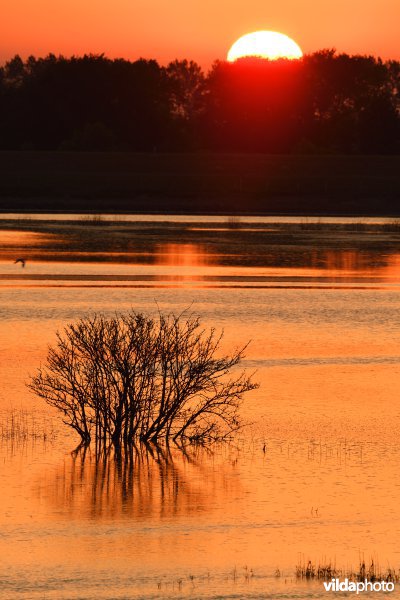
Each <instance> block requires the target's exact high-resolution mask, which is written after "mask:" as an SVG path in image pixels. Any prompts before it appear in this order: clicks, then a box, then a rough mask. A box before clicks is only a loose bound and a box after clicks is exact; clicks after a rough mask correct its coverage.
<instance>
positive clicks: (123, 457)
mask: <svg viewBox="0 0 400 600" xmlns="http://www.w3.org/2000/svg"><path fill="white" fill-rule="evenodd" d="M209 459H210V453H209V452H207V451H206V450H205V449H201V448H190V449H188V450H184V449H178V448H173V449H171V448H168V447H160V446H138V447H135V448H131V449H129V450H123V451H121V454H116V453H115V452H114V451H113V450H111V449H107V450H103V449H102V450H101V451H97V452H96V451H95V449H93V448H87V447H79V448H78V449H77V450H76V451H74V452H73V453H71V455H70V457H68V458H66V460H65V462H64V463H63V464H62V465H60V466H59V468H57V469H56V470H55V471H54V472H53V471H52V472H50V473H49V472H47V473H44V474H43V477H41V478H40V479H39V481H38V483H37V484H36V485H35V486H34V489H35V494H36V496H37V497H38V498H39V499H40V498H42V497H46V499H47V501H48V502H49V503H50V504H51V505H52V506H53V510H54V509H55V510H56V512H58V511H62V512H63V513H65V514H67V515H68V516H69V517H72V518H78V519H82V518H83V519H86V518H89V519H91V520H93V519H95V520H103V519H106V520H107V519H112V520H114V519H124V518H133V519H135V520H136V519H139V520H154V519H155V520H158V519H168V518H172V517H179V516H180V517H182V516H189V515H195V514H198V513H201V512H205V511H207V509H209V505H210V502H211V501H212V502H215V501H218V498H219V500H220V501H221V500H222V498H223V496H222V495H223V493H225V492H229V493H237V492H238V489H239V488H240V484H239V482H238V480H236V479H233V480H232V479H231V478H229V477H227V474H226V473H225V470H226V468H227V467H226V465H224V466H223V467H221V468H220V469H219V470H218V473H217V472H216V471H215V470H214V469H213V468H210V467H209V466H207V463H209Z"/></svg>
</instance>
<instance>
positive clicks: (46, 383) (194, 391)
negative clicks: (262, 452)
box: [29, 312, 257, 447]
mask: <svg viewBox="0 0 400 600" xmlns="http://www.w3.org/2000/svg"><path fill="white" fill-rule="evenodd" d="M57 337H58V341H57V345H56V346H55V347H52V348H50V349H49V353H48V357H47V363H46V365H45V366H44V367H42V368H40V369H39V372H38V374H37V375H36V376H35V377H33V378H32V380H31V383H30V384H29V387H30V388H31V389H32V390H33V391H34V392H35V393H36V394H38V395H39V396H40V397H42V398H44V399H45V400H46V402H47V403H48V404H50V405H51V406H53V407H55V408H57V409H58V410H59V411H61V413H62V415H63V422H64V423H65V424H66V425H68V426H70V427H72V428H73V429H74V430H75V431H76V432H77V433H78V434H79V435H80V437H81V441H82V442H83V443H86V444H87V443H89V442H90V441H91V440H92V439H93V438H94V439H95V441H96V442H97V443H100V444H104V445H106V444H108V443H110V442H111V443H112V444H113V445H114V446H115V447H120V446H122V445H130V444H132V443H134V442H135V441H144V442H157V441H160V440H162V439H163V440H165V441H169V440H174V441H178V440H180V441H190V442H194V441H197V442H210V441H215V440H221V439H223V438H226V437H227V436H229V435H230V434H231V433H232V432H234V431H235V430H237V429H238V428H239V427H240V417H239V407H240V404H241V399H242V396H243V394H244V393H245V392H247V391H249V390H252V389H254V388H256V387H257V384H255V383H252V382H251V379H250V378H249V377H248V376H246V374H245V373H244V372H243V373H241V374H239V375H237V376H236V377H233V378H231V377H230V376H229V372H230V370H231V369H232V368H233V367H235V366H236V365H237V364H238V363H239V362H240V359H241V358H242V356H243V351H244V348H242V349H240V350H235V351H234V352H233V353H232V354H231V355H230V356H220V357H217V356H216V354H217V351H218V348H219V344H220V340H221V336H216V334H215V331H214V330H213V329H211V330H210V331H209V332H206V331H205V330H203V329H201V327H200V322H199V319H198V318H196V317H193V316H188V317H184V316H183V315H181V316H163V315H161V314H160V315H159V317H158V318H157V319H153V318H150V317H147V316H145V315H143V314H138V313H135V312H131V313H129V314H125V315H117V316H115V317H113V318H106V317H104V316H101V315H95V316H94V317H86V318H83V319H81V320H80V321H78V322H77V323H76V324H72V325H68V326H67V327H66V328H65V329H64V332H63V334H57Z"/></svg>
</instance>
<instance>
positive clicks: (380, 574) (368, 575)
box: [276, 558, 400, 582]
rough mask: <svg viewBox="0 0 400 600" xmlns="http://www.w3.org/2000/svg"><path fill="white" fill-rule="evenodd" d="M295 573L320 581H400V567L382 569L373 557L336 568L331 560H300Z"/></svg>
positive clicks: (300, 576)
mask: <svg viewBox="0 0 400 600" xmlns="http://www.w3.org/2000/svg"><path fill="white" fill-rule="evenodd" d="M278 573H279V571H277V573H276V576H277V577H280V573H279V574H278ZM295 575H296V579H307V580H313V579H315V580H321V581H329V580H330V579H332V578H335V577H338V578H347V579H349V580H350V581H365V580H366V581H371V582H374V581H393V582H399V581H400V569H397V570H396V569H394V568H392V567H389V566H388V567H387V568H386V569H384V568H382V567H381V566H380V564H379V562H377V561H375V560H374V559H373V558H370V560H369V561H366V560H365V559H364V558H362V559H360V564H359V567H358V569H353V568H347V569H345V568H338V567H337V566H336V564H335V563H333V562H331V561H322V562H320V563H318V565H316V564H314V563H313V562H312V561H311V560H309V561H308V562H307V563H306V562H305V561H302V562H300V563H299V564H298V565H296V569H295Z"/></svg>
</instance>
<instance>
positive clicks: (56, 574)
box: [0, 221, 400, 600]
mask: <svg viewBox="0 0 400 600" xmlns="http://www.w3.org/2000/svg"><path fill="white" fill-rule="evenodd" d="M206 225H207V221H205V226H206ZM2 233H3V232H1V237H0V240H1V244H2V246H1V253H0V259H1V261H0V287H1V292H0V321H1V344H0V355H1V361H0V407H1V411H0V431H2V432H3V437H7V436H6V435H4V432H6V431H7V427H8V425H9V423H10V418H11V417H12V415H14V417H13V418H15V419H16V422H20V423H21V431H25V432H28V434H27V436H26V438H25V437H24V436H23V435H21V436H19V437H18V439H11V440H10V439H3V440H2V441H1V443H0V465H1V469H0V480H1V489H2V494H1V495H0V552H1V556H2V562H1V566H0V598H7V599H8V598H10V599H14V598H16V599H21V600H22V599H24V600H27V599H35V600H36V599H42V598H46V599H53V598H57V599H63V600H68V599H71V600H72V599H75V598H80V599H85V600H89V599H92V598H93V599H95V598H107V599H111V598H115V599H122V598H124V599H128V598H129V599H130V598H135V599H136V598H142V599H144V598H149V599H150V598H207V599H211V598H238V599H243V600H244V599H250V598H272V597H273V598H286V597H296V598H312V597H314V598H320V597H323V596H325V595H326V593H325V591H324V590H323V586H322V583H321V582H305V581H297V580H296V579H295V576H294V572H295V567H296V565H298V564H306V563H307V562H308V560H312V562H313V563H315V564H318V563H321V564H326V563H328V562H332V564H336V566H337V567H338V568H343V569H346V570H347V571H348V570H357V569H358V567H359V561H360V558H361V559H363V558H364V560H365V561H366V563H368V564H369V563H370V562H371V560H372V559H373V560H374V562H375V564H377V563H379V564H380V566H381V568H382V569H386V568H387V567H388V565H390V566H393V567H395V568H396V569H398V568H399V567H400V550H399V548H398V539H399V531H400V516H399V514H398V504H399V499H400V474H399V469H398V467H399V441H398V431H399V417H400V414H399V412H400V411H399V403H398V397H397V395H398V381H399V376H400V345H399V341H400V321H399V318H398V315H399V308H400V289H399V285H398V283H399V277H398V274H399V272H400V263H399V255H398V254H397V253H396V252H395V251H390V252H387V251H386V250H384V251H382V250H379V249H378V248H372V249H371V248H368V249H365V248H362V247H354V248H352V249H348V248H345V249H342V250H341V249H340V248H339V247H337V248H334V249H332V248H331V247H329V248H324V247H319V248H317V249H315V248H309V247H308V246H305V247H303V248H302V249H299V248H298V247H296V248H295V249H293V248H291V247H290V244H289V245H288V247H285V248H282V247H279V248H278V247H275V246H273V245H271V246H270V247H269V248H268V251H267V252H266V251H265V248H264V247H263V250H262V251H261V250H260V252H259V253H258V254H257V253H256V254H257V259H256V260H254V261H252V262H251V261H250V264H249V261H248V260H242V259H241V258H240V257H239V254H238V253H237V252H236V253H235V255H234V260H231V261H227V260H226V256H224V255H221V254H218V253H216V252H214V251H211V250H215V248H211V250H210V246H209V245H207V244H205V243H203V244H202V245H200V246H199V244H198V243H192V244H188V243H187V241H180V239H179V238H178V239H169V241H168V242H166V243H165V244H164V242H163V243H162V244H161V243H160V245H159V246H157V250H156V251H154V246H151V248H149V252H148V253H145V254H144V256H150V260H148V259H146V261H147V262H145V261H144V260H142V259H141V258H140V257H139V258H138V254H137V252H136V251H137V248H136V246H135V247H134V249H133V251H130V250H129V248H128V249H127V248H126V247H123V248H121V251H122V252H123V253H124V256H125V257H126V256H127V255H129V263H126V262H112V261H108V262H101V261H99V260H98V256H97V255H95V254H93V253H91V252H90V248H88V249H86V255H85V258H84V260H77V258H78V257H77V256H74V260H70V259H69V260H63V258H64V257H63V256H62V253H63V252H64V250H61V251H60V253H61V257H60V260H54V256H53V255H52V259H51V260H48V249H49V244H52V247H54V240H52V241H51V242H49V239H48V237H46V235H47V234H46V235H45V234H43V237H41V236H40V232H36V235H34V236H33V238H32V232H30V233H29V232H28V233H27V232H22V233H21V232H19V233H18V232H14V233H12V235H10V233H11V232H7V234H8V238H7V236H6V235H4V236H3V235H2ZM21 236H22V238H21ZM23 236H28V237H25V238H24V237H23ZM29 236H31V237H29ZM248 236H249V237H248V243H249V246H250V245H251V244H252V242H253V238H252V233H251V232H249V233H248ZM21 239H23V242H21ZM63 243H64V242H63ZM24 244H25V245H26V247H28V246H29V248H33V246H35V247H36V248H38V256H37V260H29V261H28V262H27V264H26V266H25V268H22V267H21V266H20V265H19V264H16V265H15V264H13V262H12V260H10V257H11V256H13V254H12V253H13V252H14V251H15V248H18V250H21V249H24ZM63 248H64V249H65V244H64V246H63ZM142 249H143V248H142ZM150 250H151V251H150ZM129 252H130V253H129ZM240 255H241V256H245V257H246V247H243V248H242V250H241V253H240ZM140 256H143V255H140ZM227 262H228V264H227ZM132 307H133V308H134V309H135V310H138V311H146V312H150V313H154V314H155V313H156V312H157V311H158V309H159V308H160V309H161V310H165V311H174V312H178V311H181V310H184V309H185V308H188V307H190V310H192V311H193V312H195V313H198V314H199V315H200V316H201V318H202V321H203V322H204V324H205V325H207V326H215V327H217V328H224V330H225V335H224V340H223V348H224V349H226V350H229V349H231V348H232V346H236V345H243V344H245V343H246V342H247V341H248V340H251V344H250V346H249V348H248V350H247V352H246V358H245V360H244V366H245V367H247V368H249V369H251V370H252V371H254V370H255V371H256V373H255V379H256V380H257V381H259V382H260V388H259V389H258V390H255V391H253V392H251V393H249V394H248V396H247V397H246V398H245V401H244V405H243V416H244V417H245V419H246V420H247V422H248V423H249V425H248V427H247V428H245V429H244V430H243V431H242V433H241V434H240V436H239V437H238V439H236V440H235V442H234V443H232V444H231V445H227V446H219V447H216V448H214V450H213V452H206V451H205V450H203V451H200V450H197V451H196V450H194V449H192V450H191V451H189V452H188V453H187V454H183V453H182V452H181V451H179V450H178V449H176V448H174V449H172V450H171V452H170V453H168V452H167V451H166V450H165V449H163V450H162V449H161V450H158V451H154V452H153V455H151V454H149V453H148V452H141V453H139V454H135V455H133V456H131V457H125V460H122V462H118V461H115V460H114V458H113V457H112V456H109V457H102V458H101V460H96V457H95V456H94V454H93V452H89V451H88V452H86V454H84V453H83V452H78V453H71V452H72V451H73V449H74V447H75V446H76V443H77V441H78V440H76V438H74V437H73V435H72V434H69V432H68V431H65V430H64V428H63V427H62V426H61V425H60V424H59V420H58V418H57V416H55V415H54V413H53V412H52V411H51V410H50V408H48V407H47V406H46V405H45V404H44V403H43V402H42V401H40V400H39V399H36V398H34V397H33V396H31V395H30V393H29V392H28V391H27V389H26V387H25V382H26V381H27V380H28V377H29V373H33V372H34V371H35V369H36V368H37V366H38V365H39V364H40V362H41V361H42V360H43V359H44V357H45V354H46V349H47V346H48V344H49V343H52V342H54V339H55V331H56V329H57V328H62V327H63V325H65V324H66V323H68V322H71V321H72V320H74V319H77V318H79V317H80V316H82V315H83V314H86V313H88V312H92V311H102V312H105V313H107V314H112V313H114V312H115V311H123V310H129V309H130V308H132ZM12 411H13V412H12ZM21 411H24V412H22V413H21ZM21 414H22V415H24V416H23V417H21ZM18 419H19V421H18ZM32 432H34V433H35V436H34V437H32V435H31V434H32ZM44 433H45V435H46V439H43V434H44ZM264 445H265V451H264V450H263V448H264ZM277 569H279V572H280V575H281V576H280V577H275V574H276V570H277ZM395 594H396V595H397V592H395Z"/></svg>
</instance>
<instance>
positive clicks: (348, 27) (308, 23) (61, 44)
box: [0, 0, 400, 67]
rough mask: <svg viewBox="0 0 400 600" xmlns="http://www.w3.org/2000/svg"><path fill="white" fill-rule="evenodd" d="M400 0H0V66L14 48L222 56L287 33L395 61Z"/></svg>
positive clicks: (309, 44) (307, 43)
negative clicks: (235, 46)
mask: <svg viewBox="0 0 400 600" xmlns="http://www.w3.org/2000/svg"><path fill="white" fill-rule="evenodd" d="M399 23H400V0H336V1H334V0H274V1H271V0H202V1H199V0H170V1H167V0H19V1H15V0H3V2H2V9H1V22H0V63H3V62H4V61H5V60H7V59H9V58H10V57H12V56H14V55H15V54H16V53H19V54H20V55H21V56H22V57H23V58H26V57H27V56H28V55H29V54H34V55H35V56H44V55H46V54H48V53H49V52H53V53H55V54H59V53H61V54H64V55H66V56H70V55H71V54H76V55H80V54H84V53H85V52H86V53H89V52H92V53H101V52H104V53H105V54H106V55H107V56H109V57H112V58H113V57H123V58H127V59H136V58H139V57H140V56H142V57H144V58H156V59H157V60H158V61H159V62H160V63H161V64H166V63H167V62H169V61H170V60H173V59H175V58H189V59H193V60H196V61H197V62H199V63H200V64H201V65H202V66H203V67H208V66H210V64H211V63H212V62H213V60H215V59H225V58H226V53H227V51H228V49H229V47H230V46H231V44H232V43H233V42H234V41H235V40H236V39H237V38H238V37H240V36H241V35H243V34H244V33H247V32H250V31H255V30H258V29H271V30H275V31H280V32H282V33H286V34H287V35H289V36H290V37H292V38H293V39H294V40H295V41H296V42H297V43H298V44H299V45H300V47H301V48H302V50H303V52H305V53H308V52H314V51H316V50H320V49H322V48H333V47H334V48H336V49H337V50H338V51H340V52H348V53H350V54H357V53H361V54H373V55H375V56H381V57H382V58H384V59H388V58H393V59H396V60H398V59H400V39H399Z"/></svg>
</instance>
